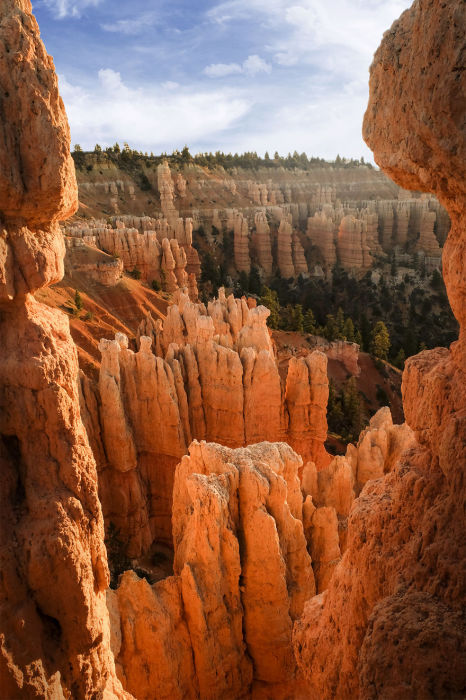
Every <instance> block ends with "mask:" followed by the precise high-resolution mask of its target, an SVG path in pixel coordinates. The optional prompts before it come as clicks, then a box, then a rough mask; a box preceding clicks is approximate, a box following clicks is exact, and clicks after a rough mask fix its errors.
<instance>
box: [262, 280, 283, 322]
mask: <svg viewBox="0 0 466 700" xmlns="http://www.w3.org/2000/svg"><path fill="white" fill-rule="evenodd" d="M260 303H261V304H262V306H266V307H267V308H268V309H269V311H270V316H269V318H268V321H267V325H268V326H269V327H270V328H275V329H277V328H278V326H279V323H280V302H279V301H278V294H277V292H275V291H274V290H273V289H270V288H269V287H264V288H263V290H262V296H261V298H260Z"/></svg>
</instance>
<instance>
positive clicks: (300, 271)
mask: <svg viewBox="0 0 466 700" xmlns="http://www.w3.org/2000/svg"><path fill="white" fill-rule="evenodd" d="M292 250H293V266H294V271H295V275H307V274H308V272H309V270H308V267H307V261H306V256H305V255H304V248H303V246H302V244H301V241H300V240H299V236H298V234H297V233H296V232H295V233H294V234H293V242H292Z"/></svg>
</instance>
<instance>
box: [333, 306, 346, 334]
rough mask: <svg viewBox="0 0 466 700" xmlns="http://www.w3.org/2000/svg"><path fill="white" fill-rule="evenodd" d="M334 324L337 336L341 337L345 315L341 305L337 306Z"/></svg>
mask: <svg viewBox="0 0 466 700" xmlns="http://www.w3.org/2000/svg"><path fill="white" fill-rule="evenodd" d="M335 325H336V329H337V337H338V338H340V339H343V329H344V325H345V315H344V313H343V309H342V308H341V306H339V307H338V311H337V315H336V317H335Z"/></svg>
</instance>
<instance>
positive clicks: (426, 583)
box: [294, 0, 466, 699]
mask: <svg viewBox="0 0 466 700" xmlns="http://www.w3.org/2000/svg"><path fill="white" fill-rule="evenodd" d="M459 27H464V5H463V3H462V2H460V0H453V1H452V2H450V3H448V4H447V3H433V2H430V1H429V0H416V2H414V4H413V6H412V7H411V9H409V10H407V11H406V12H405V13H404V14H403V15H402V16H401V18H400V19H399V20H398V21H397V22H395V23H394V25H393V26H392V28H391V29H390V30H389V31H388V32H386V34H385V35H384V39H383V41H382V44H381V46H380V48H379V49H378V51H377V53H376V55H375V58H374V62H373V64H372V67H371V79H370V101H369V106H368V109H367V112H366V116H365V121H364V136H365V138H366V140H367V143H368V144H369V145H370V146H371V148H373V149H374V153H375V158H376V160H377V162H378V163H379V164H380V166H381V167H382V168H383V169H384V170H385V171H386V172H387V173H388V174H389V175H390V176H391V177H393V178H394V179H395V181H396V182H398V183H399V184H400V185H401V186H403V187H406V188H412V189H417V190H422V191H431V192H435V194H436V195H437V196H438V198H439V200H440V202H441V203H442V204H443V205H444V206H445V208H446V209H447V211H448V213H449V215H450V218H451V221H452V227H451V231H450V233H449V235H448V239H447V241H446V243H445V247H444V252H443V270H444V278H445V284H446V287H447V291H448V297H449V300H450V303H451V306H452V309H453V311H454V313H455V316H456V318H457V319H458V321H459V323H460V338H459V340H458V341H457V342H455V343H453V345H452V346H451V347H450V348H449V349H446V348H437V349H435V350H430V351H424V352H422V353H420V354H419V355H417V356H415V357H412V358H410V359H409V360H408V361H407V364H406V368H405V371H404V375H403V405H404V411H405V416H406V421H407V423H408V425H409V426H411V428H412V429H413V431H414V433H415V436H416V444H415V445H414V446H413V447H411V449H410V450H409V451H408V452H407V453H405V454H404V455H403V456H402V457H401V459H400V460H399V462H398V464H396V465H395V468H394V469H393V470H392V471H391V472H390V473H389V474H388V475H387V476H385V477H384V478H380V479H377V480H375V481H371V482H370V483H369V484H368V485H367V486H366V488H364V489H363V491H362V493H361V495H360V496H359V499H358V500H357V501H356V502H355V503H354V505H353V508H352V511H351V514H350V518H349V522H348V533H347V550H346V553H345V555H344V557H343V559H342V561H341V563H340V564H339V565H338V566H337V568H336V569H335V572H334V575H333V577H332V579H331V581H330V583H329V586H328V589H327V590H326V591H325V592H324V593H323V595H321V596H317V597H315V598H313V599H311V600H310V601H309V602H308V603H307V604H306V606H305V611H304V615H303V616H302V618H301V619H300V620H299V621H298V622H297V623H296V625H295V629H294V648H295V653H296V658H297V660H298V664H299V666H300V668H301V670H302V672H303V673H304V674H305V676H306V678H307V679H308V683H309V692H310V693H315V695H316V696H317V697H335V698H347V697H355V696H358V697H360V698H377V697H404V696H406V695H407V694H409V695H410V696H411V697H423V698H432V699H434V698H439V697H461V695H462V694H463V693H464V687H465V684H466V673H465V669H466V645H465V639H466V634H465V632H466V629H465V623H464V616H463V612H464V600H465V593H466V591H465V581H466V577H465V561H466V549H465V540H464V531H465V524H466V523H465V517H464V507H463V506H464V496H465V484H464V470H465V466H466V451H465V449H466V448H465V446H466V394H465V389H464V388H465V378H466V377H465V370H466V342H465V337H466V336H465V333H466V330H465V329H466V311H465V309H466V303H465V301H466V299H465V296H466V286H465V279H466V275H465V272H466V270H465V261H466V255H465V252H466V251H465V248H466V237H465V233H464V232H465V222H464V212H465V205H466V190H465V182H466V177H465V175H466V173H465V151H464V112H463V110H462V109H461V105H462V104H464V81H463V82H462V81H461V72H459V66H460V65H461V63H462V58H461V56H464V50H465V45H464V32H461V31H459V30H458V28H459ZM439 78H440V79H439ZM395 96H396V98H395ZM407 105H409V108H407ZM426 114H428V115H429V117H428V118H425V115H426ZM387 115H388V116H387Z"/></svg>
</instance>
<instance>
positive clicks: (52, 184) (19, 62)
mask: <svg viewBox="0 0 466 700" xmlns="http://www.w3.org/2000/svg"><path fill="white" fill-rule="evenodd" d="M31 12H32V10H31V3H30V2H29V0H17V1H16V2H13V0H8V2H6V3H3V6H2V12H1V39H0V42H1V43H0V83H1V90H2V95H3V102H2V121H3V124H4V127H3V131H2V136H1V141H0V202H1V209H0V211H1V213H2V218H3V221H4V223H6V224H7V225H8V230H9V232H10V233H9V235H11V236H12V237H13V238H14V237H16V236H15V232H16V231H18V229H20V228H21V226H28V227H29V228H32V229H33V230H34V232H36V231H40V230H44V229H43V227H44V226H45V227H46V229H49V227H50V225H51V224H53V223H54V222H56V221H59V220H63V219H67V218H68V217H69V216H71V215H72V214H74V212H75V211H76V209H77V204H78V190H77V186H76V178H75V174H74V164H73V160H72V158H71V155H70V132H69V127H68V121H67V118H66V113H65V109H64V106H63V102H62V100H61V97H60V95H59V93H58V81H57V76H56V75H55V70H54V65H53V60H52V58H51V56H49V55H48V54H47V52H46V50H45V47H44V45H43V43H42V41H41V40H40V34H39V27H38V26H37V22H36V20H35V18H34V16H33V15H32V14H31ZM18 134H21V139H20V141H18ZM11 224H13V226H11ZM52 230H54V231H55V230H56V229H54V228H53V227H52ZM44 248H45V246H44ZM39 250H40V243H39V244H38V246H37V251H36V252H37V253H38V252H39ZM58 254H59V255H61V256H62V257H63V255H62V252H61V249H59V253H58ZM36 289H37V287H36Z"/></svg>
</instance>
